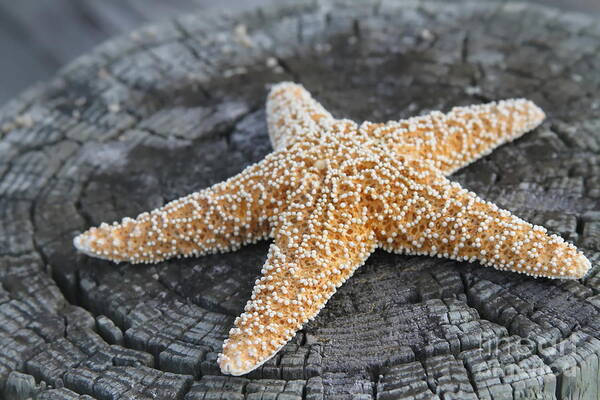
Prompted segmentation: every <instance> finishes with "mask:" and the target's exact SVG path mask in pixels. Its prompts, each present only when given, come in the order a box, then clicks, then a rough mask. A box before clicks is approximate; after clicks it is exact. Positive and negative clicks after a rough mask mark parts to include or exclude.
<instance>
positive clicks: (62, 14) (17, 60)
mask: <svg viewBox="0 0 600 400" xmlns="http://www.w3.org/2000/svg"><path fill="white" fill-rule="evenodd" d="M273 1H276V0H168V1H166V0H0V106H2V105H3V104H4V103H5V102H6V101H8V100H10V99H11V98H12V97H14V96H16V95H17V94H18V93H19V92H20V91H22V90H24V89H26V88H27V87H29V86H30V85H32V84H33V83H35V82H37V81H40V80H44V79H46V78H48V77H50V76H52V75H53V74H54V73H55V72H56V71H57V70H58V69H59V68H60V67H61V66H63V65H65V64H66V63H68V62H69V61H71V60H72V59H74V58H75V57H77V56H78V55H80V54H83V53H85V52H86V51H88V50H89V49H91V48H92V47H93V46H95V45H96V44H99V43H100V42H102V41H104V40H106V39H108V38H110V37H112V36H115V35H118V34H121V33H124V32H128V31H131V30H133V29H135V28H137V27H139V26H140V25H143V24H147V23H149V22H154V21H161V20H166V19H169V18H172V17H174V16H176V15H179V14H184V13H190V12H198V13H201V12H208V11H211V10H216V9H219V10H231V11H236V10H242V9H249V8H252V7H256V6H259V5H267V4H269V3H272V2H273ZM398 1H402V0H398ZM487 1H504V0H487ZM535 2H537V3H540V4H544V5H548V6H553V7H558V8H561V9H563V10H567V11H578V12H584V13H588V14H596V15H598V18H599V23H600V0H535Z"/></svg>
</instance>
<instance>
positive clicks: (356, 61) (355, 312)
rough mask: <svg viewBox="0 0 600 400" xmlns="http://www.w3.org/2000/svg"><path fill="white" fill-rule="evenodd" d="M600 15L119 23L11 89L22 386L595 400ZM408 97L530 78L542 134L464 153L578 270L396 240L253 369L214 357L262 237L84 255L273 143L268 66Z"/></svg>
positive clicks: (470, 5) (0, 354)
mask: <svg viewBox="0 0 600 400" xmlns="http://www.w3.org/2000/svg"><path fill="white" fill-rule="evenodd" d="M599 40H600V27H599V26H598V25H597V24H596V23H595V20H594V19H592V18H587V17H585V16H581V15H572V14H565V13H562V12H559V11H553V10H550V9H546V8H543V7H538V6H534V5H524V4H515V3H506V4H497V3H481V2H458V3H454V4H446V3H432V2H422V1H421V2H413V1H408V2H395V1H382V2H377V3H374V2H357V1H346V2H344V1H334V0H331V1H323V2H318V4H317V3H316V2H312V1H295V2H293V4H292V5H290V4H289V3H285V4H283V3H282V4H281V5H280V6H278V7H270V8H266V9H261V10H257V11H252V12H248V13H245V14H240V15H234V16H232V15H230V16H223V17H216V16H209V15H204V16H202V15H191V16H186V17H183V18H181V19H179V20H177V21H176V22H172V23H165V24H162V25H159V26H156V27H153V28H148V29H145V30H143V31H138V32H135V33H133V34H130V35H127V36H124V37H122V38H119V39H116V40H113V41H110V42H108V43H106V44H104V45H102V46H100V47H99V48H96V49H95V50H94V51H92V52H90V53H89V54H87V55H85V56H83V57H81V58H79V59H78V60H76V61H75V62H74V63H72V64H70V65H69V66H67V67H66V68H64V69H63V70H62V71H61V72H60V73H59V74H58V75H57V76H56V77H55V78H54V79H52V80H51V81H49V82H48V83H47V84H44V85H39V86H37V87H35V88H32V89H31V90H29V91H28V92H26V93H24V94H23V95H22V96H20V97H19V98H17V99H15V100H14V101H11V102H10V103H8V104H7V105H6V106H5V107H4V108H2V109H0V129H1V130H0V348H1V349H2V351H0V393H1V394H0V396H3V397H4V398H6V399H24V398H29V397H36V398H39V399H90V398H97V399H152V398H159V399H185V400H196V399H289V400H292V399H311V400H312V399H315V400H316V399H322V398H325V399H346V398H359V399H375V398H377V399H412V398H419V399H429V398H431V399H437V398H440V399H442V398H443V399H453V398H456V399H469V398H477V397H479V398H487V399H507V398H520V399H525V398H527V399H530V398H561V399H593V398H598V394H599V392H600V388H599V385H600V381H599V379H598V372H599V362H600V358H599V357H600V340H599V338H600V279H599V276H598V270H599V268H598V264H599V260H600V205H599V203H600V178H599V176H600V134H599V132H600V111H599V108H600V102H599V100H598V93H599V90H600V88H599V86H600V80H599V79H598V78H599V77H598V73H597V71H598V69H599V67H600V55H599V53H598V49H597V47H598V43H599ZM281 80H295V81H299V82H301V83H303V84H304V85H305V86H306V87H307V88H308V89H309V90H311V91H312V92H313V93H314V94H315V96H316V97H317V98H318V99H319V100H321V101H322V102H323V103H324V105H325V106H327V107H328V108H329V109H330V110H332V111H333V112H334V114H335V115H340V116H342V115H343V116H348V117H351V118H354V119H357V120H362V119H371V120H385V119H391V118H394V119H397V118H401V117H405V116H409V115H414V114H418V113H421V112H426V111H428V110H431V109H441V110H448V109H449V108H450V107H452V106H455V105H464V104H471V103H479V102H482V101H489V100H493V99H501V98H507V97H514V96H526V97H528V98H530V99H532V100H534V101H536V102H537V103H538V104H539V105H541V106H542V107H543V108H544V109H545V110H546V111H547V113H548V115H549V119H548V121H546V123H544V125H543V126H542V127H540V128H538V129H537V130H536V131H535V132H533V133H529V134H528V135H526V136H525V137H523V138H522V139H520V140H518V141H516V142H514V143H511V144H508V145H505V146H503V147H502V148H500V149H498V150H497V151H495V152H494V153H493V154H491V155H490V156H488V157H485V158H484V159H482V160H480V161H478V162H477V163H475V164H473V165H471V166H469V167H468V168H466V169H464V170H462V171H460V172H459V173H457V174H455V176H454V178H455V179H456V180H457V181H459V182H461V183H462V184H464V185H466V186H467V187H468V188H470V189H472V190H474V191H476V192H478V193H479V194H480V195H481V196H483V197H485V198H486V199H489V200H491V201H494V202H496V203H498V204H499V205H501V206H503V207H505V208H508V209H510V210H512V211H513V212H515V213H516V214H518V215H520V216H522V217H524V218H526V219H528V220H530V221H532V222H535V223H537V224H542V225H545V226H546V227H548V228H549V229H551V230H552V231H553V232H556V233H559V234H560V235H562V236H564V237H566V238H568V239H570V240H571V241H573V242H575V243H576V244H577V245H578V246H579V247H580V248H581V249H582V250H583V251H584V252H585V253H586V255H587V256H588V257H589V258H590V260H591V261H592V264H593V266H594V267H593V270H592V272H591V273H590V274H589V275H588V277H586V279H584V280H581V281H550V280H545V279H539V280H535V279H531V278H527V277H523V276H520V275H516V274H512V273H503V272H498V271H495V270H491V269H486V268H482V267H479V266H477V265H471V264H465V263H460V262H453V261H447V260H441V259H433V258H427V257H406V256H397V255H389V254H384V253H381V252H378V253H376V254H375V255H374V256H372V257H371V258H370V260H369V261H368V262H367V264H366V265H365V266H364V267H362V268H361V269H360V270H359V271H358V272H357V273H356V275H355V276H354V277H353V278H352V279H350V280H349V281H348V282H347V284H346V285H344V286H343V287H342V288H341V289H340V290H339V291H338V293H337V294H336V295H335V296H334V297H333V298H332V299H331V301H330V302H329V303H328V305H327V306H326V307H325V308H324V309H323V311H322V313H321V314H320V315H319V317H318V318H317V319H316V320H315V321H314V322H312V323H310V324H309V325H307V326H306V327H305V328H304V329H303V330H302V331H301V332H300V333H299V334H298V335H297V337H296V338H295V339H294V340H293V341H292V342H291V343H289V344H288V345H286V346H285V347H284V349H283V350H282V351H281V352H280V353H279V354H278V355H277V356H276V357H275V358H273V359H272V360H271V361H269V362H267V363H266V364H265V365H264V366H263V367H261V368H260V369H258V370H256V371H254V372H252V373H251V374H250V375H248V376H244V377H241V378H231V377H225V376H221V375H220V373H219V370H218V368H217V365H216V363H215V358H216V355H217V353H218V352H219V350H220V347H221V343H222V341H223V339H224V338H225V336H226V334H227V331H228V330H229V328H230V327H231V325H232V322H233V319H234V318H235V316H236V315H237V314H238V313H239V312H240V311H241V310H242V307H243V305H244V303H245V301H246V299H247V298H248V296H249V294H250V291H251V286H252V283H253V281H254V278H255V276H256V275H257V274H258V272H259V269H260V266H261V265H262V263H263V261H264V259H265V257H266V249H267V243H261V244H257V245H254V246H249V247H246V248H244V249H242V250H240V251H237V252H235V253H231V254H225V255H215V256H208V257H202V258H198V259H191V260H189V259H188V260H185V261H181V260H174V261H170V262H165V263H161V264H157V265H153V266H130V265H128V264H122V265H118V266H116V265H113V264H110V263H108V262H103V261H100V260H95V259H90V258H87V257H85V256H81V255H77V254H76V253H75V252H74V249H73V247H72V245H71V240H72V238H73V236H74V235H75V234H76V233H77V232H80V231H82V230H84V229H86V228H87V227H89V226H90V225H92V224H97V223H99V222H101V221H105V220H114V219H119V218H121V217H123V216H131V215H135V214H137V213H138V212H141V211H144V210H147V209H150V208H154V207H156V206H158V205H161V204H163V203H164V202H165V201H168V200H170V199H173V198H176V197H178V196H180V195H183V194H187V193H189V192H191V191H193V190H196V189H200V188H203V187H206V186H207V185H209V184H212V183H214V182H218V181H220V180H222V179H225V178H227V177H229V176H231V175H233V174H235V173H237V172H238V171H240V170H241V169H242V168H244V166H246V165H248V164H249V163H251V162H254V161H256V160H259V159H260V158H262V157H263V156H264V155H265V154H266V153H267V152H269V151H270V146H269V144H268V139H267V134H266V125H265V114H264V109H263V105H264V99H265V95H266V90H267V87H268V85H269V84H271V83H274V82H278V81H281Z"/></svg>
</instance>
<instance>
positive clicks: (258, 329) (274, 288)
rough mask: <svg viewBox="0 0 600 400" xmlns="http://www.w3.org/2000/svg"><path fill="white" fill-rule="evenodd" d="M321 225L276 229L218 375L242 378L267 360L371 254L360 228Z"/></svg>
mask: <svg viewBox="0 0 600 400" xmlns="http://www.w3.org/2000/svg"><path fill="white" fill-rule="evenodd" d="M327 221H329V222H330V223H323V224H322V223H320V222H319V221H318V219H315V220H314V224H313V222H310V221H309V222H308V223H302V222H296V223H284V224H283V226H282V227H281V228H280V229H278V233H277V234H276V237H275V243H273V244H272V245H271V248H270V249H269V255H268V257H267V261H266V263H265V265H264V267H263V269H262V271H261V272H262V277H261V278H259V279H258V280H257V281H256V283H255V286H254V290H253V292H252V297H251V299H250V300H249V301H248V303H247V304H246V307H245V309H244V310H245V312H244V313H243V314H242V315H240V316H239V317H238V318H237V319H236V321H235V327H234V328H232V329H231V331H230V332H229V338H228V339H227V340H226V341H225V343H224V344H223V351H222V354H220V355H219V365H220V367H221V371H222V372H223V373H226V374H231V375H242V374H245V373H248V372H250V371H252V370H253V369H255V368H257V367H259V366H260V365H262V364H263V363H264V362H265V361H267V360H269V359H270V358H271V357H273V356H274V355H275V354H276V353H277V352H278V351H279V349H281V347H282V346H283V345H284V344H285V343H287V342H288V341H289V340H290V339H291V338H292V337H293V336H294V334H295V333H296V331H298V330H299V329H301V327H302V325H303V324H304V323H306V322H307V321H308V320H309V319H313V318H314V317H315V316H316V315H317V314H318V313H319V311H320V310H321V308H323V306H324V305H325V303H326V302H327V300H328V299H329V298H330V297H331V296H332V295H333V294H334V293H335V291H336V289H337V288H338V287H339V286H341V285H342V284H343V283H344V282H345V281H346V280H347V279H348V278H349V277H350V276H351V275H352V274H353V273H354V271H355V270H356V269H357V268H358V267H360V266H361V265H362V264H363V263H364V261H365V260H366V259H367V257H368V256H369V255H370V254H371V252H372V251H373V250H374V248H375V240H374V236H373V233H372V231H369V230H368V229H367V228H365V227H364V226H363V225H361V224H358V223H357V224H354V223H348V218H345V217H343V216H341V215H337V216H336V217H335V218H333V219H330V218H328V219H327ZM309 226H312V227H313V229H311V228H308V227H309Z"/></svg>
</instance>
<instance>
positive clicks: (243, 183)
mask: <svg viewBox="0 0 600 400" xmlns="http://www.w3.org/2000/svg"><path fill="white" fill-rule="evenodd" d="M267 115H268V124H269V135H270V138H271V143H272V145H273V148H274V150H275V151H274V152H273V153H271V154H269V155H268V156H267V157H266V158H265V159H264V160H262V161H260V162H259V163H257V164H254V165H251V166H249V167H248V168H246V169H245V170H244V171H242V172H241V173H240V174H238V175H236V176H234V177H232V178H230V179H228V180H227V181H225V182H222V183H219V184H216V185H214V186H212V187H210V188H208V189H204V190H202V191H199V192H196V193H193V194H191V195H188V196H186V197H183V198H181V199H178V200H175V201H172V202H170V203H168V204H167V205H165V206H164V207H162V208H159V209H157V210H154V211H151V212H149V213H143V214H141V215H139V216H138V217H137V218H136V219H135V220H134V219H129V218H125V219H124V220H123V221H122V222H121V223H118V224H117V223H115V224H113V225H107V224H102V225H101V226H100V227H99V228H91V229H90V230H88V231H87V232H85V233H83V234H82V235H80V236H78V237H76V238H75V240H74V243H75V246H76V247H77V249H79V250H80V251H82V252H84V253H86V254H89V255H92V256H95V257H101V258H106V259H109V260H112V261H116V262H119V261H129V262H132V263H154V262H159V261H162V260H165V259H167V258H171V257H182V256H183V257H188V256H197V255H201V254H207V253H212V252H218V251H230V250H234V249H237V248H239V247H240V246H241V245H244V244H247V243H253V242H256V241H257V240H260V239H264V238H267V237H270V238H273V239H274V243H273V244H272V245H271V247H270V249H269V254H268V258H267V261H266V263H265V265H264V267H263V269H262V271H261V273H262V276H261V277H260V278H259V279H257V280H256V284H255V286H254V291H253V293H252V297H251V299H250V300H249V301H248V303H247V304H246V307H245V309H244V313H242V315H240V316H239V317H238V318H237V319H236V320H235V327H234V328H232V329H231V331H230V332H229V339H227V340H226V341H225V343H224V344H223V352H222V354H221V355H220V356H219V364H220V366H221V370H222V371H223V372H224V373H228V374H232V375H241V374H245V373H247V372H249V371H251V370H253V369H255V368H257V367H258V366H260V365H261V364H262V363H264V362H265V361H266V360H268V359H269V358H271V357H272V356H273V355H274V354H275V353H276V352H277V351H278V350H279V349H280V348H281V347H282V346H283V345H284V344H285V343H286V342H287V341H289V340H290V339H291V338H292V336H293V335H294V334H295V333H296V331H298V330H299V329H300V328H301V327H302V325H303V324H304V323H306V322H307V321H308V320H309V319H312V318H314V317H315V316H316V315H317V314H318V313H319V310H320V309H321V308H323V306H324V305H325V303H326V302H327V300H328V299H329V298H330V297H331V296H332V295H333V294H334V293H335V291H336V289H337V288H338V287H339V286H341V285H342V284H343V283H344V282H345V281H346V280H347V279H348V278H349V277H350V276H351V275H352V274H353V272H354V271H355V270H356V269H357V268H358V267H360V266H361V265H362V264H363V263H364V262H365V260H366V259H367V257H369V255H370V254H371V253H372V252H373V250H375V249H376V248H382V249H384V250H387V251H391V252H395V253H405V254H422V255H429V256H437V257H445V258H452V259H455V260H463V261H471V262H473V261H479V262H480V263H481V264H483V265H487V266H493V267H495V268H498V269H501V270H509V271H515V272H519V273H524V274H527V275H532V276H535V277H539V276H545V277H549V278H580V277H582V276H583V275H585V273H586V272H587V271H588V269H589V267H590V263H589V261H588V260H587V259H586V258H585V257H584V256H583V254H582V253H580V252H578V251H577V249H576V248H575V247H574V246H573V245H572V244H569V243H566V242H565V241H564V240H563V239H562V238H560V237H558V236H556V235H547V234H546V230H545V229H544V228H542V227H540V226H534V225H532V224H529V223H527V222H525V221H523V220H522V219H520V218H518V217H516V216H514V215H512V214H511V213H510V212H508V211H506V210H502V209H500V208H498V207H497V206H495V205H494V204H492V203H490V202H487V201H485V200H482V199H480V198H479V197H477V196H476V195H475V194H474V193H472V192H469V191H468V190H466V189H463V188H461V187H460V185H458V184H457V183H454V182H451V181H449V180H448V179H447V178H446V176H447V175H449V174H451V173H452V172H454V171H456V170H457V169H458V168H461V167H464V166H465V165H467V164H469V163H471V162H473V161H475V160H476V159H478V158H480V157H481V156H483V155H485V154H487V153H489V152H490V151H491V150H492V149H493V148H495V147H497V146H499V145H501V144H503V143H506V142H508V141H510V140H513V139H515V138H517V137H519V136H521V135H522V134H524V133H525V132H527V131H529V130H531V129H533V128H535V127H536V126H537V125H539V124H540V123H541V121H542V120H543V118H544V113H543V112H542V110H540V109H539V108H538V107H537V106H536V105H535V104H533V103H532V102H530V101H527V100H505V101H500V102H498V103H490V104H486V105H478V106H470V107H459V108H454V109H453V110H452V111H450V112H449V113H447V114H442V113H439V112H434V113H431V114H429V115H426V116H421V117H414V118H410V119H407V120H403V121H398V122H387V123H381V124H376V123H371V122H364V123H362V124H360V125H358V124H356V123H355V122H353V121H350V120H345V119H335V118H333V117H332V116H331V114H329V113H328V112H327V111H326V110H325V109H324V108H323V107H322V106H321V105H320V104H319V103H317V102H316V101H315V100H314V99H313V98H312V97H311V96H310V94H309V93H308V92H307V91H306V90H304V88H303V87H302V86H299V85H296V84H293V83H281V84H278V85H276V86H275V87H273V89H272V90H271V93H270V95H269V98H268V102H267Z"/></svg>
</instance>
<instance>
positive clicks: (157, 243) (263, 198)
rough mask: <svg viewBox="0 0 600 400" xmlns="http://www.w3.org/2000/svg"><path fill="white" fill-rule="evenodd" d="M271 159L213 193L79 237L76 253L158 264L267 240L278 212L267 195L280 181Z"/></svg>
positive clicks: (206, 191) (194, 195) (205, 192)
mask: <svg viewBox="0 0 600 400" xmlns="http://www.w3.org/2000/svg"><path fill="white" fill-rule="evenodd" d="M278 158H281V157H276V156H271V157H267V158H266V159H265V160H263V161H261V162H260V163H257V164H254V165H251V166H250V167H248V168H246V169H245V170H244V171H242V172H241V173H239V174H238V175H236V176H234V177H232V178H230V179H228V180H227V181H224V182H221V183H218V184H216V185H214V186H212V187H210V188H207V189H204V190H201V191H199V192H196V193H192V194H190V195H188V196H185V197H182V198H180V199H177V200H174V201H171V202H170V203H168V204H166V205H165V206H163V207H161V208H158V209H155V210H153V211H151V212H145V213H142V214H140V215H139V216H138V217H137V218H136V219H131V218H124V219H123V220H122V221H121V222H120V223H116V222H115V223H113V224H112V225H109V224H106V223H103V224H101V225H100V226H99V227H94V228H91V229H89V230H88V231H86V232H84V233H83V234H81V235H79V236H77V237H76V238H75V239H74V245H75V247H76V248H77V249H78V250H79V251H81V252H83V253H86V254H88V255H90V256H93V257H98V258H103V259H108V260H111V261H115V262H121V261H129V262H132V263H154V262H159V261H162V260H165V259H168V258H173V257H176V256H183V257H188V256H194V255H201V254H207V253H214V252H218V251H227V250H233V249H237V248H239V247H240V246H241V245H243V244H246V243H253V242H256V241H257V240H260V239H262V238H265V237H266V236H268V234H269V232H270V227H269V218H270V216H271V215H273V214H274V213H275V212H276V208H274V207H273V204H272V202H271V203H269V202H268V200H269V199H270V198H271V196H269V193H270V191H271V190H274V188H275V185H277V180H276V179H274V178H273V177H270V176H269V174H268V173H267V172H265V171H269V170H271V169H270V168H271V167H272V166H271V164H274V163H276V162H277V161H278Z"/></svg>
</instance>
